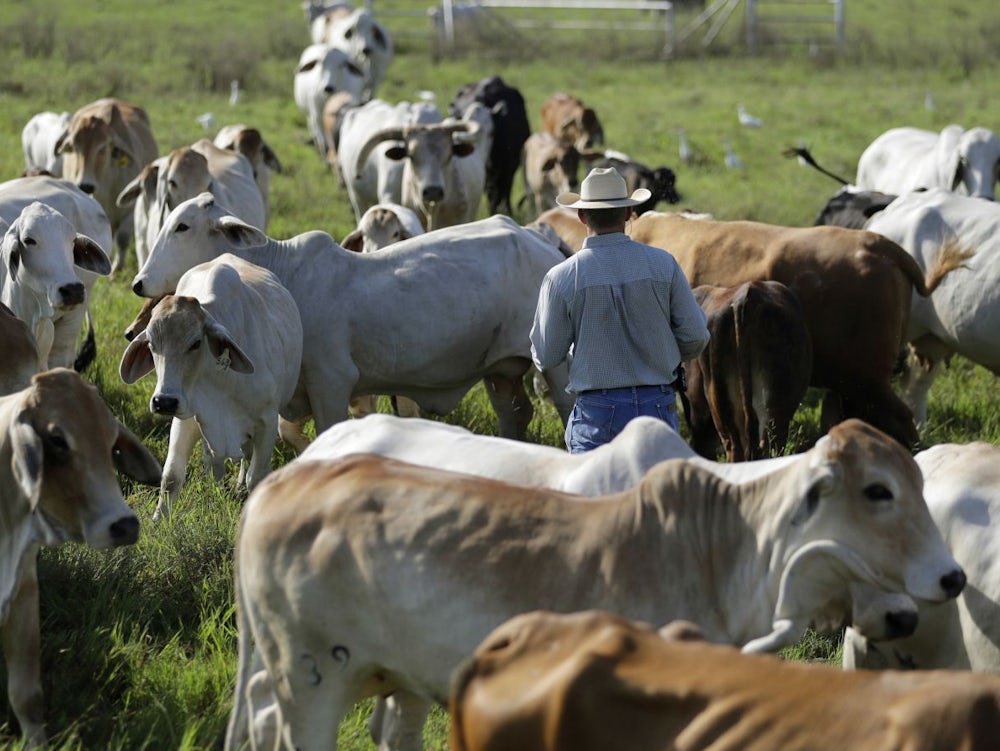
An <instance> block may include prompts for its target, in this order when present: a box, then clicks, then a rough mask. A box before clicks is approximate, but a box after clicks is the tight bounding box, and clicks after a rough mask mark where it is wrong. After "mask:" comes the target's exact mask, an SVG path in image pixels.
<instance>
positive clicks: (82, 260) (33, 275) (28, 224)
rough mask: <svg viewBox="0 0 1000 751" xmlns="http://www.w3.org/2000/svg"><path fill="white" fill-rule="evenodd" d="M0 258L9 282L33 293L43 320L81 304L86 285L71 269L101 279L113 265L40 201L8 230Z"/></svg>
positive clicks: (93, 243)
mask: <svg viewBox="0 0 1000 751" xmlns="http://www.w3.org/2000/svg"><path fill="white" fill-rule="evenodd" d="M0 257H2V259H3V264H4V271H5V272H6V274H7V276H8V279H9V281H10V282H11V283H13V284H17V285H18V286H19V287H21V288H22V289H24V290H26V291H27V290H31V293H32V295H33V298H34V300H35V301H36V304H37V305H38V306H40V310H39V311H36V312H37V314H38V315H39V316H41V317H51V316H52V315H53V313H54V312H55V311H56V310H65V309H68V308H73V307H76V306H78V305H82V304H83V303H84V302H85V299H86V297H85V289H84V285H83V282H81V281H80V278H79V277H78V276H77V273H76V271H74V269H73V267H74V266H76V267H78V268H81V269H85V270H87V271H91V272H93V273H95V274H99V275H102V276H107V275H108V274H109V273H111V261H110V260H109V259H108V256H107V254H106V253H105V252H104V250H103V249H102V248H101V247H100V246H99V245H98V244H97V243H96V242H94V241H93V240H91V239H90V238H89V237H86V236H84V235H81V234H78V233H77V232H76V230H75V228H74V227H73V224H72V223H71V222H70V221H69V220H68V219H67V218H66V217H64V216H63V215H62V214H60V213H59V212H58V211H56V210H55V209H53V208H52V207H50V206H48V205H46V204H44V203H39V202H38V201H35V202H33V203H31V204H29V205H27V206H25V207H24V209H23V210H22V211H21V213H20V215H19V216H18V217H17V219H15V220H14V222H13V223H12V224H11V225H10V227H8V228H7V232H6V233H5V234H4V237H3V244H2V246H0ZM16 312H18V314H19V315H21V314H22V311H16Z"/></svg>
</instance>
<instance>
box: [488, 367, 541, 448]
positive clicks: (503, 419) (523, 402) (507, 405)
mask: <svg viewBox="0 0 1000 751" xmlns="http://www.w3.org/2000/svg"><path fill="white" fill-rule="evenodd" d="M523 375H524V374H523V373H522V374H520V375H517V376H514V377H513V378H511V377H509V376H502V375H489V376H486V377H485V378H484V379H483V381H485V383H486V394H487V395H488V396H489V399H490V404H492V405H493V410H494V411H495V412H496V413H497V418H498V419H499V422H500V428H499V431H498V432H499V434H500V437H501V438H516V439H517V440H519V441H523V440H524V437H525V435H527V432H528V423H529V422H531V418H532V416H533V415H534V414H535V408H534V406H532V404H531V399H529V398H528V394H527V392H526V391H525V390H524V378H523Z"/></svg>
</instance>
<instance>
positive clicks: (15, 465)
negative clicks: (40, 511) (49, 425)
mask: <svg viewBox="0 0 1000 751" xmlns="http://www.w3.org/2000/svg"><path fill="white" fill-rule="evenodd" d="M10 442H11V451H12V457H11V467H12V469H13V471H14V480H15V481H16V482H17V485H18V487H19V488H20V489H21V492H22V493H23V494H24V495H25V497H26V498H27V499H28V501H29V503H30V504H31V509H32V511H34V510H35V508H37V506H38V502H39V500H40V498H41V492H42V457H43V449H42V439H41V436H39V435H38V433H37V432H35V429H34V428H33V427H32V426H31V423H30V422H29V421H28V415H27V413H24V412H22V413H21V415H20V416H19V417H18V418H17V419H16V420H15V421H14V423H13V425H12V427H11V431H10Z"/></svg>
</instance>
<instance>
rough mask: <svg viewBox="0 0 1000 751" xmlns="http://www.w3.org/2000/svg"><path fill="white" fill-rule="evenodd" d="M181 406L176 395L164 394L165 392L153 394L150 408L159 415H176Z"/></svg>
mask: <svg viewBox="0 0 1000 751" xmlns="http://www.w3.org/2000/svg"><path fill="white" fill-rule="evenodd" d="M179 407H180V400H179V399H178V398H177V397H176V396H164V395H163V394H153V398H152V399H150V400H149V408H150V410H152V411H153V412H155V413H156V414H158V415H176V414H177V409H178V408H179Z"/></svg>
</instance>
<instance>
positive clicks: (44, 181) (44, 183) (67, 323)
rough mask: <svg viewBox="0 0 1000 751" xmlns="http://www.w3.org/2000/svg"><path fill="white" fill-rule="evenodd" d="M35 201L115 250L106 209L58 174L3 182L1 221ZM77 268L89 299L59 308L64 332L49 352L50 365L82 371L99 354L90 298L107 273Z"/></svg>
mask: <svg viewBox="0 0 1000 751" xmlns="http://www.w3.org/2000/svg"><path fill="white" fill-rule="evenodd" d="M35 201H40V202H41V203H44V204H45V205H46V206H49V207H51V208H53V209H55V210H56V211H58V212H59V213H60V214H62V215H63V216H64V217H66V218H67V219H69V221H70V222H71V223H72V224H73V226H74V227H75V228H76V231H77V232H78V233H79V234H81V235H84V236H85V237H89V238H90V239H91V240H93V241H94V242H96V243H97V245H99V246H100V247H101V249H102V250H104V251H105V252H106V253H107V252H109V251H110V250H111V243H112V240H111V222H110V221H108V215H107V214H106V213H105V212H104V209H103V208H102V207H101V205H100V204H99V203H97V201H95V200H94V199H93V198H91V197H90V196H88V195H87V194H86V193H84V192H83V191H82V190H80V189H79V188H78V187H77V186H76V185H74V184H73V183H71V182H69V181H68V180H62V179H60V178H57V177H49V176H44V175H41V176H37V177H20V178H16V179H14V180H7V181H6V182H3V183H0V221H5V222H6V223H7V224H10V223H12V222H13V221H14V220H15V219H17V217H18V216H20V214H21V212H22V211H24V209H25V208H26V207H27V206H28V205H29V204H31V203H34V202H35ZM5 229H6V228H5ZM75 271H76V274H77V276H79V277H80V281H82V282H83V286H84V288H85V291H86V301H85V302H84V304H83V305H81V306H76V307H73V308H70V309H65V310H61V311H57V313H56V317H57V318H58V319H59V321H60V323H59V328H60V330H61V332H63V333H64V335H61V336H59V337H57V339H56V341H55V342H53V349H52V350H51V351H50V352H49V365H50V366H52V367H56V366H60V367H69V366H73V368H74V369H75V370H79V371H82V370H84V369H85V368H86V367H87V366H88V365H90V363H91V362H93V360H94V358H95V357H96V356H97V345H96V343H95V339H94V327H93V322H92V321H91V319H90V301H91V298H92V296H93V292H94V285H95V284H96V282H97V279H98V278H99V277H101V276H104V275H106V274H107V272H104V274H98V273H95V272H92V271H89V270H88V269H86V268H81V267H79V266H78V267H76V269H75ZM84 319H87V322H88V324H89V325H88V327H87V338H86V340H85V341H84V343H83V344H82V345H81V347H80V349H79V351H78V352H77V354H76V357H75V358H74V355H73V350H74V347H75V345H76V333H75V332H78V331H80V329H81V327H82V326H83V324H84ZM71 334H72V335H71Z"/></svg>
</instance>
